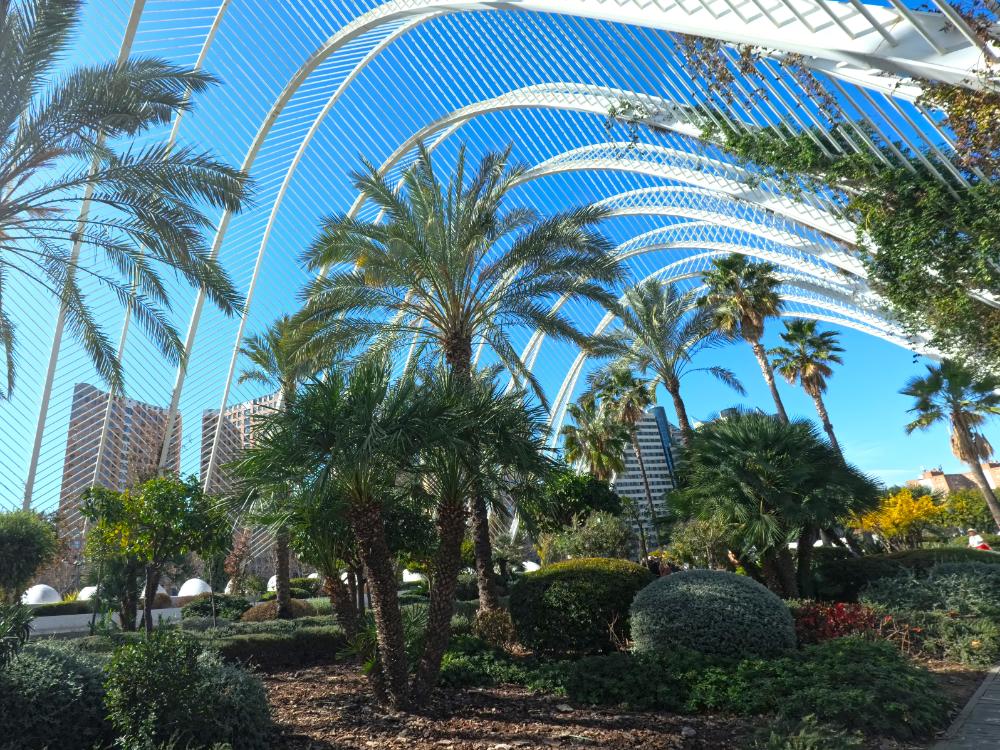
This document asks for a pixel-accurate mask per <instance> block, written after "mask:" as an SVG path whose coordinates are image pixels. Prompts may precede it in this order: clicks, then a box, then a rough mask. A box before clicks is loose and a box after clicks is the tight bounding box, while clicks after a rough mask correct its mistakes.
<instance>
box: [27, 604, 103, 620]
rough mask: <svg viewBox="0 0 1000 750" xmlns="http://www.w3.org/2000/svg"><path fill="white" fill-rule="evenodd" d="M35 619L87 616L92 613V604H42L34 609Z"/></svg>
mask: <svg viewBox="0 0 1000 750" xmlns="http://www.w3.org/2000/svg"><path fill="white" fill-rule="evenodd" d="M33 609H34V613H35V617H54V616H56V615H84V614H86V615H89V614H90V613H92V612H93V611H94V606H93V602H89V601H83V602H78V601H72V602H55V603H53V604H42V605H41V606H39V607H34V608H33Z"/></svg>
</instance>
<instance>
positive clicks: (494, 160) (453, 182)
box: [300, 146, 622, 606]
mask: <svg viewBox="0 0 1000 750" xmlns="http://www.w3.org/2000/svg"><path fill="white" fill-rule="evenodd" d="M510 150H511V149H510V148H508V149H507V150H506V151H505V152H503V153H499V154H490V155H487V156H486V157H485V158H484V159H483V160H482V162H481V163H480V165H479V168H478V169H477V170H476V171H475V173H474V174H472V175H471V176H470V175H467V173H466V157H465V149H464V148H463V149H461V151H460V152H459V155H458V159H457V163H456V166H455V171H454V174H453V175H452V177H451V178H450V179H449V180H448V182H447V184H445V183H442V182H441V180H440V178H439V176H438V174H437V172H436V171H435V169H434V166H433V164H432V163H431V157H430V154H429V152H428V151H427V150H426V149H425V148H424V147H423V146H421V147H420V149H419V153H418V157H417V160H416V162H415V163H414V165H413V166H412V167H411V168H410V169H408V170H407V171H406V173H405V174H404V176H403V180H402V186H401V188H399V189H396V188H394V187H393V186H391V185H390V184H389V182H388V181H387V180H386V179H385V178H384V177H383V176H382V175H380V174H379V172H378V170H377V169H376V168H375V167H374V166H373V165H371V164H369V163H367V162H366V163H365V166H364V170H363V171H361V172H360V173H356V174H355V175H354V181H355V186H356V187H357V188H358V190H360V191H361V192H363V193H364V194H365V195H367V196H368V198H369V199H370V200H371V201H372V202H373V203H374V204H375V206H376V207H377V208H379V209H380V210H381V213H382V214H383V215H384V217H385V221H384V222H383V223H379V222H362V221H357V220H355V219H351V218H348V217H344V216H337V217H334V218H331V219H329V220H327V221H326V223H325V226H324V228H323V231H322V233H321V234H320V236H319V238H318V239H317V240H316V241H315V243H314V244H313V246H312V247H311V248H310V249H309V251H308V252H307V253H306V255H305V260H306V263H307V265H308V267H309V268H310V269H311V270H319V269H330V273H328V274H327V275H325V276H322V277H321V278H319V279H317V281H315V282H314V283H313V284H312V285H311V286H309V287H308V288H307V290H306V304H305V307H304V309H303V311H302V313H301V316H300V317H301V319H302V320H303V321H306V322H309V323H310V324H314V325H316V326H317V329H318V330H317V333H316V337H317V338H318V339H319V340H320V341H331V342H333V344H334V345H336V346H342V345H343V344H344V342H348V344H350V343H359V342H362V341H371V340H374V341H375V342H376V345H377V346H379V347H381V348H391V347H396V346H408V345H410V344H411V340H412V342H413V343H414V344H415V345H416V351H417V352H418V353H419V352H421V351H423V350H424V349H425V348H427V347H431V348H433V349H434V350H435V351H436V352H437V353H438V354H439V355H440V356H441V357H442V358H443V359H444V361H445V363H446V364H447V366H448V368H449V369H450V370H451V372H452V373H454V374H455V375H456V376H457V377H460V378H465V379H471V378H472V370H473V367H474V362H473V346H480V345H484V346H488V347H489V348H490V349H491V350H492V351H493V353H494V354H495V355H496V357H497V360H498V361H499V362H500V363H502V365H503V366H504V367H505V368H507V369H508V370H509V371H510V372H511V373H512V374H513V375H515V376H516V377H517V378H518V379H520V380H522V381H523V382H525V383H527V384H528V385H529V386H530V387H531V388H532V389H533V390H534V391H535V392H536V394H538V395H539V397H540V400H542V402H543V403H544V395H543V394H542V391H541V388H540V387H539V385H538V382H537V381H536V379H535V377H534V376H533V375H532V374H531V373H530V372H529V371H528V369H527V368H526V367H525V365H524V363H523V362H522V361H521V360H520V358H519V357H518V355H517V353H516V352H515V350H514V347H513V344H512V343H511V333H512V331H514V330H518V329H523V328H525V327H527V328H529V329H531V330H537V331H540V332H543V333H545V334H546V335H549V336H552V337H554V338H556V339H561V340H568V341H571V342H573V343H574V344H576V345H578V346H580V347H583V348H586V349H591V348H592V347H593V346H594V340H593V338H592V337H589V336H587V335H585V334H584V333H582V332H581V331H579V330H578V329H577V328H576V327H575V325H574V324H573V323H572V322H570V320H569V319H568V318H566V317H565V316H564V315H562V314H561V313H560V312H558V311H557V310H554V309H553V307H552V305H551V304H550V303H551V302H552V301H554V300H555V299H556V298H559V297H561V296H566V297H577V298H582V299H585V300H589V301H593V302H597V303H598V304H600V305H603V306H605V307H607V308H609V309H612V308H614V307H615V305H616V301H615V297H614V295H613V294H612V293H611V292H610V291H609V290H608V288H607V287H608V285H610V284H613V283H615V282H617V281H618V280H619V279H620V278H621V277H622V268H621V266H620V264H619V263H618V261H617V260H616V259H614V258H613V257H612V255H611V253H610V244H609V243H608V241H607V240H606V239H604V238H603V237H602V236H601V235H600V234H598V233H597V232H596V230H595V227H596V225H597V224H598V222H600V221H601V220H602V219H604V218H605V216H607V211H606V210H605V209H602V208H598V207H586V208H578V209H575V210H571V211H567V212H563V213H559V214H556V215H554V216H551V217H548V218H541V217H540V216H538V215H537V214H536V213H535V212H534V211H533V210H531V209H529V208H509V207H505V202H506V198H507V195H508V193H509V192H510V191H511V190H512V189H513V187H514V186H515V185H516V184H517V183H518V181H519V180H520V179H521V177H522V176H523V175H524V172H525V168H524V167H522V166H515V165H513V164H512V163H511V160H510ZM470 502H471V509H472V521H473V537H474V539H475V542H476V549H477V551H478V552H477V560H476V567H477V570H478V571H479V573H480V575H479V584H480V605H481V606H489V604H490V603H491V602H493V601H495V600H496V595H495V591H494V590H493V582H492V576H491V571H492V570H493V564H492V560H491V559H488V557H486V556H487V555H488V554H489V553H490V550H491V546H490V538H489V522H488V518H487V508H486V500H485V498H483V497H481V496H479V494H478V493H474V494H473V496H472V497H471V498H470Z"/></svg>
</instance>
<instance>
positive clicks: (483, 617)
mask: <svg viewBox="0 0 1000 750" xmlns="http://www.w3.org/2000/svg"><path fill="white" fill-rule="evenodd" d="M472 632H473V633H474V634H475V635H476V636H477V637H479V638H481V639H482V640H483V641H484V642H486V643H488V644H489V645H491V646H495V647H496V648H506V647H507V646H509V645H511V644H512V643H513V642H514V621H513V620H512V619H511V617H510V612H508V611H507V610H506V609H496V610H493V609H490V610H486V611H483V612H477V613H476V619H475V620H474V621H473V623H472Z"/></svg>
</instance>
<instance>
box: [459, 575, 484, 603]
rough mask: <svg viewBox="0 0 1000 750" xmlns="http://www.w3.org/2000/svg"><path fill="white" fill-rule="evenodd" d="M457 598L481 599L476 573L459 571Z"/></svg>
mask: <svg viewBox="0 0 1000 750" xmlns="http://www.w3.org/2000/svg"><path fill="white" fill-rule="evenodd" d="M455 598H456V599H462V600H466V599H476V600H478V599H479V579H478V578H477V577H476V574H475V573H459V574H458V582H457V584H456V586H455Z"/></svg>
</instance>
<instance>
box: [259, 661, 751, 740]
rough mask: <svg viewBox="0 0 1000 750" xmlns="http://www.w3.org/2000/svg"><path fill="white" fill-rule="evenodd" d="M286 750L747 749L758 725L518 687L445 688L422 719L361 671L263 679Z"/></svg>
mask: <svg viewBox="0 0 1000 750" xmlns="http://www.w3.org/2000/svg"><path fill="white" fill-rule="evenodd" d="M263 677H264V681H265V683H266V685H267V691H268V696H269V699H270V701H271V707H272V710H273V713H274V718H275V721H276V722H277V724H278V725H279V727H280V737H281V739H280V742H279V743H278V744H276V745H275V747H277V748H281V750H349V749H350V750H354V749H355V748H357V749H358V750H370V749H371V748H407V750H515V749H517V750H535V748H561V749H563V750H568V749H570V748H573V749H579V750H604V749H610V748H632V750H674V749H675V748H678V749H679V748H684V750H688V749H689V748H690V749H691V750H694V749H695V748H706V749H707V748H712V749H713V750H743V749H744V748H746V747H747V743H748V737H749V736H750V735H751V734H752V726H751V724H750V723H749V722H742V721H739V720H734V719H719V718H714V717H695V716H673V715H670V714H660V713H622V712H618V711H612V710H599V709H592V708H577V707H571V706H569V705H567V704H565V703H562V702H561V701H560V700H559V699H557V698H552V697H547V696H543V695H534V694H532V693H530V692H528V691H527V690H523V689H520V688H517V687H509V686H505V687H498V688H484V689H473V690H439V691H438V692H437V694H436V696H435V701H434V704H433V705H432V706H431V708H430V710H429V711H427V712H426V713H424V714H421V715H414V714H390V713H386V712H385V711H383V710H380V709H378V708H377V707H376V706H374V705H373V703H372V701H371V699H370V698H369V694H368V685H367V683H366V681H365V678H364V677H363V676H362V675H360V674H359V673H358V671H357V668H356V667H352V666H350V665H342V664H333V665H329V666H319V667H309V668H306V669H299V670H294V671H285V672H274V673H271V674H267V675H263Z"/></svg>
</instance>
